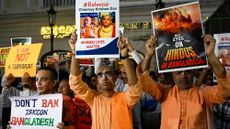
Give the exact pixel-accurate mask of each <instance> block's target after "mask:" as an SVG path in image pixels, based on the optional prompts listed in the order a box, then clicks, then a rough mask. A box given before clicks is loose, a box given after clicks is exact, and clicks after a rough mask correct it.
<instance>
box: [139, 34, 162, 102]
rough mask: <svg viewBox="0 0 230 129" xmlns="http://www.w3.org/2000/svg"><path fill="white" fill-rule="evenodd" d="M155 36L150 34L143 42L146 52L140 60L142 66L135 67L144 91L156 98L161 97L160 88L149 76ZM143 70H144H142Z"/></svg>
mask: <svg viewBox="0 0 230 129" xmlns="http://www.w3.org/2000/svg"><path fill="white" fill-rule="evenodd" d="M155 45H156V37H154V36H152V37H150V39H148V40H147V42H146V43H145V49H146V54H145V58H144V60H143V62H142V68H141V67H140V68H138V69H137V77H138V79H139V81H140V83H141V85H142V89H143V91H144V92H147V93H149V94H151V96H153V97H154V98H155V99H156V100H160V99H161V98H162V93H163V91H162V89H161V88H160V86H159V85H158V83H157V82H156V81H154V80H152V78H151V77H150V76H149V68H150V63H151V59H152V57H153V55H154V54H155ZM143 71H144V72H143Z"/></svg>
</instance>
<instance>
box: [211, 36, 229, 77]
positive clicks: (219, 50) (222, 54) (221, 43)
mask: <svg viewBox="0 0 230 129" xmlns="http://www.w3.org/2000/svg"><path fill="white" fill-rule="evenodd" d="M214 38H215V39H216V46H215V54H216V56H217V57H218V58H219V60H220V62H221V63H222V64H223V65H224V67H225V69H226V71H227V73H228V74H230V33H222V34H214Z"/></svg>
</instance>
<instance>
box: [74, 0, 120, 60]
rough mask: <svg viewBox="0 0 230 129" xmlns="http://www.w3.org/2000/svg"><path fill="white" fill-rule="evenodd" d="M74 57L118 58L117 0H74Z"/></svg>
mask: <svg viewBox="0 0 230 129" xmlns="http://www.w3.org/2000/svg"><path fill="white" fill-rule="evenodd" d="M75 10H76V13H75V14H76V17H75V18H76V28H79V29H77V32H76V33H77V37H78V38H77V39H78V40H77V43H76V53H75V54H76V58H118V57H119V50H118V48H117V41H118V36H119V0H93V1H92V0H77V1H76V9H75Z"/></svg>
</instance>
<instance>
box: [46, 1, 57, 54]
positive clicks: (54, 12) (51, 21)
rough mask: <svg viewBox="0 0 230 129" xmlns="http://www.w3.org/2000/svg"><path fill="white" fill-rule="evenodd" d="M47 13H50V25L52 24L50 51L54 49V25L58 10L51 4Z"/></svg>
mask: <svg viewBox="0 0 230 129" xmlns="http://www.w3.org/2000/svg"><path fill="white" fill-rule="evenodd" d="M47 13H48V21H49V26H50V51H53V42H54V34H53V26H54V25H55V20H56V13H57V12H56V11H55V10H54V8H53V5H51V7H50V9H49V10H48V11H47Z"/></svg>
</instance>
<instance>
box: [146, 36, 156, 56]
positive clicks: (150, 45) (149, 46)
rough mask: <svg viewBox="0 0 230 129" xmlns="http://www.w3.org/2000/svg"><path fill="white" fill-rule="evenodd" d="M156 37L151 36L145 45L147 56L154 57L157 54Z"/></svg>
mask: <svg viewBox="0 0 230 129" xmlns="http://www.w3.org/2000/svg"><path fill="white" fill-rule="evenodd" d="M155 47H156V37H155V36H151V37H150V38H149V39H148V40H147V41H146V43H145V49H146V55H150V56H152V55H153V54H154V53H155Z"/></svg>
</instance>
